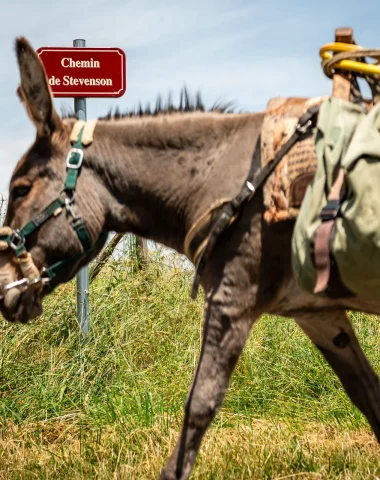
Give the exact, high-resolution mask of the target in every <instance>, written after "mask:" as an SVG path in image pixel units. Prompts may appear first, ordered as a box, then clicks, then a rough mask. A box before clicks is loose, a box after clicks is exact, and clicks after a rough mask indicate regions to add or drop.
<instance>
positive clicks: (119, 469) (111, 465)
mask: <svg viewBox="0 0 380 480" xmlns="http://www.w3.org/2000/svg"><path fill="white" fill-rule="evenodd" d="M178 427H179V425H178V426H177V428H178ZM177 435H178V430H177V429H175V430H174V429H173V428H169V429H167V428H166V427H165V426H162V425H156V426H154V427H150V428H136V429H135V430H133V431H129V432H128V431H123V429H121V428H120V426H119V425H114V426H107V427H105V428H104V429H103V430H102V432H101V434H99V432H92V431H91V430H90V429H88V428H86V427H83V426H82V425H81V423H80V417H78V418H75V417H74V416H73V417H71V418H67V419H61V420H56V421H49V422H40V423H38V424H28V425H23V426H17V425H15V424H13V423H12V422H8V423H7V427H6V431H3V435H2V438H1V440H0V449H1V456H0V462H1V470H0V479H1V480H3V479H4V480H13V479H32V478H38V479H53V478H54V479H73V478H99V479H110V480H111V479H120V480H121V479H123V480H127V479H131V480H132V479H154V478H157V474H158V472H159V471H160V469H161V467H162V465H163V463H164V461H165V459H166V458H167V456H168V455H169V452H170V450H171V449H172V448H173V447H174V444H175V441H176V438H177ZM192 478H194V479H199V480H201V479H215V480H216V479H218V480H219V479H227V478H228V479H232V478H234V479H245V478H247V479H248V478H255V479H259V478H260V479H261V478H263V479H273V480H274V479H276V480H280V479H285V478H287V479H293V478H294V479H296V478H297V479H330V478H331V479H347V480H348V479H350V480H351V479H352V480H353V479H355V480H356V479H357V480H359V479H376V478H380V458H379V447H378V445H377V443H376V442H375V440H374V437H373V435H372V434H371V433H370V432H369V431H368V430H359V431H356V432H347V431H344V430H341V429H332V428H327V427H324V426H323V425H318V424H315V425H312V424H310V425H306V426H303V428H302V429H301V428H296V429H295V428H294V426H292V425H289V424H286V423H283V422H271V421H260V420H256V421H253V422H252V423H251V424H249V425H246V424H239V423H237V424H236V425H235V426H234V427H218V426H215V427H214V428H212V429H210V431H209V432H208V433H207V435H206V437H205V441H204V443H203V445H202V448H201V452H200V455H199V458H198V461H197V465H196V468H195V470H194V474H193V477H192Z"/></svg>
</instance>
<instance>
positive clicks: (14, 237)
mask: <svg viewBox="0 0 380 480" xmlns="http://www.w3.org/2000/svg"><path fill="white" fill-rule="evenodd" d="M24 243H25V238H24V237H23V236H22V235H20V230H13V232H12V233H11V238H10V240H9V246H10V248H11V249H12V250H17V249H18V248H20V247H21V246H22V245H24Z"/></svg>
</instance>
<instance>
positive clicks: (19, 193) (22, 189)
mask: <svg viewBox="0 0 380 480" xmlns="http://www.w3.org/2000/svg"><path fill="white" fill-rule="evenodd" d="M30 189H31V187H30V186H27V185H20V186H19V187H14V188H13V190H12V196H13V200H16V199H18V198H22V197H26V195H28V193H29V192H30Z"/></svg>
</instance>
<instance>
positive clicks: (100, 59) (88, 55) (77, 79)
mask: <svg viewBox="0 0 380 480" xmlns="http://www.w3.org/2000/svg"><path fill="white" fill-rule="evenodd" d="M37 53H38V55H39V56H40V59H41V61H42V63H43V65H44V67H45V70H46V74H47V76H48V79H49V85H50V88H51V91H52V93H53V95H54V96H55V97H121V96H122V95H124V93H125V89H126V59H125V53H124V52H123V50H120V48H76V47H72V48H60V47H41V48H39V49H38V50H37Z"/></svg>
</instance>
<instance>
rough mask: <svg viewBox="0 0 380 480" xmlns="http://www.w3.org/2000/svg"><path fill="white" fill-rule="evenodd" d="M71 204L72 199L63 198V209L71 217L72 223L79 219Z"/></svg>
mask: <svg viewBox="0 0 380 480" xmlns="http://www.w3.org/2000/svg"><path fill="white" fill-rule="evenodd" d="M73 203H74V198H65V208H66V210H67V212H68V213H69V215H71V216H72V217H73V221H74V220H76V219H77V218H79V216H78V215H77V214H76V213H75V210H74V208H73V206H72V204H73Z"/></svg>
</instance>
